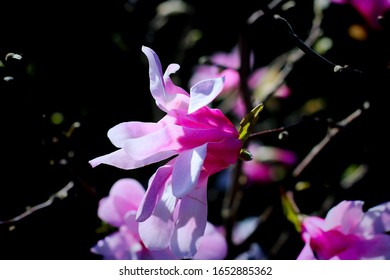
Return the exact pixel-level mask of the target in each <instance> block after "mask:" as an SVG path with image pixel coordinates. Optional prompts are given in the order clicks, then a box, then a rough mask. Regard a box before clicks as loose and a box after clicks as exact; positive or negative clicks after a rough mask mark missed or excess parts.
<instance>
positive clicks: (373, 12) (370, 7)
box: [332, 0, 390, 29]
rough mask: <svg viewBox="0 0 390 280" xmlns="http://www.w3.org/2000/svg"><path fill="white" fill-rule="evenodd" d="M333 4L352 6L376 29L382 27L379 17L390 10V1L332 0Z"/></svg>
mask: <svg viewBox="0 0 390 280" xmlns="http://www.w3.org/2000/svg"><path fill="white" fill-rule="evenodd" d="M332 3H335V4H348V5H351V6H352V7H354V9H356V10H357V11H358V12H359V13H360V14H361V15H362V17H363V18H364V19H365V21H366V22H367V23H368V24H369V25H370V26H371V27H372V28H374V29H377V28H379V27H380V26H379V24H378V17H379V16H382V15H383V14H384V13H385V12H386V11H387V10H389V9H390V0H365V1H363V0H332Z"/></svg>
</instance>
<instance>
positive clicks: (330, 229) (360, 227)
mask: <svg viewBox="0 0 390 280" xmlns="http://www.w3.org/2000/svg"><path fill="white" fill-rule="evenodd" d="M363 204H364V203H363V202H362V201H342V202H340V203H339V204H338V205H336V206H335V207H333V208H332V209H331V210H330V211H329V212H328V214H327V215H326V217H325V219H322V218H319V217H307V218H305V219H304V220H303V224H302V238H303V240H304V242H305V246H304V248H303V250H302V252H301V253H300V254H299V256H298V259H300V260H314V259H333V260H343V259H344V260H346V259H348V260H356V259H390V235H389V234H386V233H388V232H389V231H390V202H386V203H382V204H380V205H378V206H375V207H373V208H370V209H369V210H368V211H366V212H363V210H362V207H363Z"/></svg>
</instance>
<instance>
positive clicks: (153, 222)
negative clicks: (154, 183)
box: [138, 185, 177, 250]
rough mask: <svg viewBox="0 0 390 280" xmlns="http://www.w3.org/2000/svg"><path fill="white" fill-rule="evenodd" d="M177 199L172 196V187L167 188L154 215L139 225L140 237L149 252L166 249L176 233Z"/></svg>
mask: <svg viewBox="0 0 390 280" xmlns="http://www.w3.org/2000/svg"><path fill="white" fill-rule="evenodd" d="M176 203H177V198H176V197H175V196H173V195H172V188H171V186H169V185H168V186H167V187H166V188H165V190H164V193H163V195H162V197H161V199H160V200H159V201H158V203H157V205H156V207H155V209H154V211H153V214H152V215H151V216H150V217H149V218H148V219H147V220H145V221H144V222H141V223H139V228H138V230H139V235H140V237H141V240H142V242H143V243H144V244H145V246H146V248H148V249H149V250H162V249H166V248H167V247H168V246H169V243H170V242H171V237H172V233H173V231H174V226H175V225H174V220H173V211H174V210H175V206H176Z"/></svg>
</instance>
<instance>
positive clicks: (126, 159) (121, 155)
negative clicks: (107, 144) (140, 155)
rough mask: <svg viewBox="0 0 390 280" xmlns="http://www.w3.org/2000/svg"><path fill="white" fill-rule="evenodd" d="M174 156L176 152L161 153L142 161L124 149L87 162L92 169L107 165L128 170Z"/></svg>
mask: <svg viewBox="0 0 390 280" xmlns="http://www.w3.org/2000/svg"><path fill="white" fill-rule="evenodd" d="M175 154H176V151H163V152H160V153H157V154H152V155H150V156H149V157H145V158H144V159H134V158H132V157H131V156H130V155H129V154H128V153H127V152H126V151H125V150H124V149H119V150H116V151H114V152H112V153H109V154H106V155H103V156H100V157H96V158H94V159H92V160H90V161H89V164H90V165H91V166H92V167H96V166H98V165H100V164H107V165H111V166H115V167H117V168H121V169H125V170H129V169H136V168H139V167H144V166H145V165H148V164H151V163H155V162H157V161H160V160H163V159H166V158H169V157H171V156H173V155H175Z"/></svg>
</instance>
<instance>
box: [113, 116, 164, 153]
mask: <svg viewBox="0 0 390 280" xmlns="http://www.w3.org/2000/svg"><path fill="white" fill-rule="evenodd" d="M162 127H163V124H162V123H160V122H159V123H148V122H123V123H120V124H117V125H116V126H114V127H112V128H111V129H110V130H108V133H107V135H108V138H109V139H110V141H111V143H112V144H113V145H114V146H115V147H117V148H122V147H123V145H124V143H125V142H126V141H127V140H128V139H133V138H138V137H142V136H145V135H147V134H150V133H153V132H155V131H157V130H160V129H161V128H162Z"/></svg>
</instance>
